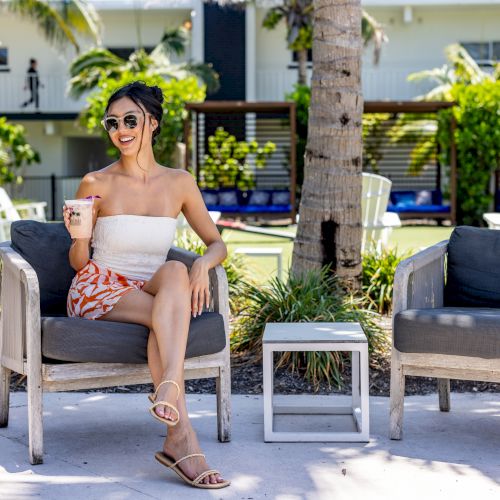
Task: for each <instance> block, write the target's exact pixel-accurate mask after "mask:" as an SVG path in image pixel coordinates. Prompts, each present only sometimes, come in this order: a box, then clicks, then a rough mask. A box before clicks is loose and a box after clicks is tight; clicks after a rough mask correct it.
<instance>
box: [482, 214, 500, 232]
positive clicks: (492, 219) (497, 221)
mask: <svg viewBox="0 0 500 500" xmlns="http://www.w3.org/2000/svg"><path fill="white" fill-rule="evenodd" d="M483 219H484V220H485V221H486V222H487V223H488V227H489V228H490V229H500V213H496V212H490V213H487V214H483Z"/></svg>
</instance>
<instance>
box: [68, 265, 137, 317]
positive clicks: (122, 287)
mask: <svg viewBox="0 0 500 500" xmlns="http://www.w3.org/2000/svg"><path fill="white" fill-rule="evenodd" d="M145 283H146V282H145V281H141V280H135V279H131V278H127V277H126V276H123V275H122V274H118V273H115V272H114V271H112V270H111V269H108V268H106V267H99V266H98V265H97V264H96V263H95V262H94V261H92V260H89V261H88V262H87V264H85V266H83V267H82V268H81V269H80V270H79V271H78V272H77V273H76V275H75V277H74V278H73V281H72V282H71V286H70V288H69V292H68V300H67V304H66V308H67V313H68V316H70V317H80V318H86V319H98V318H100V317H101V316H103V315H104V314H106V313H107V312H109V311H111V309H113V306H114V305H115V304H116V303H117V302H118V301H119V300H120V298H121V297H122V296H123V295H125V294H126V293H127V292H129V291H130V290H142V288H143V286H144V285H145Z"/></svg>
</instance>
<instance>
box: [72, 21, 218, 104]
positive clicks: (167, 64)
mask: <svg viewBox="0 0 500 500" xmlns="http://www.w3.org/2000/svg"><path fill="white" fill-rule="evenodd" d="M186 41H187V34H186V30H185V29H184V28H178V29H175V30H171V31H166V32H165V34H164V35H163V37H162V39H161V41H160V43H159V44H158V45H157V46H156V47H155V48H154V49H153V51H152V52H151V53H150V54H147V53H146V51H145V50H144V49H137V50H135V51H134V52H132V54H131V55H130V56H129V58H128V60H125V59H122V58H121V57H118V56H117V55H115V54H113V53H112V52H111V51H109V50H108V49H105V48H102V47H94V48H91V49H90V50H88V51H87V52H85V53H84V54H82V55H81V56H79V57H77V58H75V59H74V60H73V62H72V63H71V66H70V68H69V72H70V76H71V79H70V81H69V83H68V94H69V95H70V96H71V97H73V98H75V99H78V98H79V97H80V96H81V95H82V94H83V93H85V92H88V91H89V90H92V89H94V88H96V87H97V86H98V84H99V81H100V80H101V79H102V78H105V79H109V80H111V79H121V78H122V77H123V75H125V74H127V73H133V72H136V73H144V74H146V75H148V76H155V75H157V76H161V77H162V78H164V79H166V80H172V79H178V80H181V79H183V78H187V77H189V76H196V77H197V78H199V79H200V80H201V81H202V82H203V83H205V85H206V86H207V91H208V92H216V91H217V90H218V88H219V75H218V74H217V73H216V72H215V71H214V70H213V69H212V66H211V65H210V64H197V63H191V62H190V63H180V64H174V63H172V62H171V60H170V56H171V54H172V53H175V54H178V55H180V54H182V53H183V52H184V49H185V46H186Z"/></svg>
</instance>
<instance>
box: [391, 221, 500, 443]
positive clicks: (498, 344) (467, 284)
mask: <svg viewBox="0 0 500 500" xmlns="http://www.w3.org/2000/svg"><path fill="white" fill-rule="evenodd" d="M499 249H500V232H498V231H492V230H489V229H479V228H474V227H467V226H461V227H457V228H456V229H455V230H454V231H453V233H452V235H451V237H450V240H449V242H448V241H442V242H441V243H438V244H437V245H434V246H432V247H429V248H427V249H425V250H422V251H421V252H418V253H417V254H415V255H414V256H412V257H410V258H409V259H405V260H404V261H402V262H401V263H400V264H399V265H398V267H397V269H396V274H395V277H394V299H393V333H392V357H391V397H390V432H389V435H390V438H391V439H401V437H402V432H403V406H404V392H405V377H406V376H407V375H412V376H420V377H436V378H437V379H438V393H439V409H440V410H441V411H449V410H450V378H452V379H460V380H481V381H485V382H500V308H499V307H498V305H499V304H500V280H499V279H498V273H497V272H496V271H495V270H496V269H498V260H499V259H500V251H499ZM445 273H446V278H447V279H446V285H445Z"/></svg>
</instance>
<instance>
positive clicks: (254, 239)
mask: <svg viewBox="0 0 500 500" xmlns="http://www.w3.org/2000/svg"><path fill="white" fill-rule="evenodd" d="M273 229H276V230H279V229H283V230H286V231H289V232H294V231H295V229H296V227H295V226H288V227H282V228H273ZM452 230H453V228H452V227H439V226H405V227H401V228H397V229H395V230H394V231H393V232H392V235H391V238H390V240H389V245H390V246H392V247H397V248H398V250H400V251H401V252H404V251H406V250H414V251H417V250H419V249H421V248H425V247H428V246H430V245H434V244H435V243H438V242H440V241H442V240H445V239H448V238H449V236H450V233H451V231H452ZM223 239H224V241H225V242H226V244H227V247H228V250H229V251H230V252H232V251H234V250H235V249H236V248H238V247H268V248H282V250H283V271H284V272H283V277H284V278H286V274H287V270H288V268H289V266H290V263H291V258H292V251H293V242H292V241H289V240H286V239H283V238H275V237H272V236H267V235H259V234H252V233H244V232H241V231H232V230H230V229H224V231H223ZM245 259H246V261H247V262H248V266H249V267H250V269H251V270H252V273H253V274H254V276H255V278H256V279H257V280H258V281H259V282H265V281H267V279H269V277H271V276H276V258H275V257H253V256H246V257H245Z"/></svg>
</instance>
